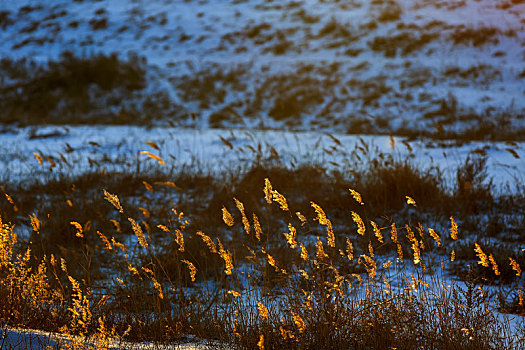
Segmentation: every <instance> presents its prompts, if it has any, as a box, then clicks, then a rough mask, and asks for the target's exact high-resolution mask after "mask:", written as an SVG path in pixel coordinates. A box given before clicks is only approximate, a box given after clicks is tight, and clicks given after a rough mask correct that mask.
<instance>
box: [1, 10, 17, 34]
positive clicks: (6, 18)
mask: <svg viewBox="0 0 525 350" xmlns="http://www.w3.org/2000/svg"><path fill="white" fill-rule="evenodd" d="M14 23H15V21H14V19H12V18H11V12H10V11H0V28H2V30H6V28H7V27H9V26H10V25H12V24H14Z"/></svg>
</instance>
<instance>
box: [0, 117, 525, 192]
mask: <svg viewBox="0 0 525 350" xmlns="http://www.w3.org/2000/svg"><path fill="white" fill-rule="evenodd" d="M31 135H33V136H31ZM34 135H40V137H35V136H34ZM46 135H50V136H48V137H47V136H46ZM330 135H332V136H333V137H335V138H336V139H337V140H338V141H339V142H340V145H338V144H337V143H336V142H335V141H334V140H333V139H332V138H331V137H330V136H328V134H321V133H315V132H289V131H275V130H266V131H264V130H240V129H235V130H228V129H205V130H196V129H181V128H161V127H153V128H148V129H145V128H142V127H139V126H63V127H40V128H38V130H37V131H34V129H33V128H19V129H13V130H12V131H11V132H6V133H4V134H0V140H2V142H1V144H0V165H1V166H2V168H3V169H4V171H3V172H2V174H1V176H2V178H1V180H2V182H17V183H20V182H25V181H28V180H31V179H34V178H39V177H40V178H42V179H45V178H52V177H56V176H59V174H67V175H72V176H73V175H80V174H81V173H83V172H86V171H89V170H102V169H103V168H105V169H106V170H108V171H111V170H113V171H122V170H126V169H127V170H129V169H133V170H135V169H136V167H137V163H139V165H140V167H141V168H142V169H145V168H157V169H160V170H165V171H169V170H174V169H181V168H185V169H192V170H195V171H202V172H204V173H210V174H212V175H213V174H220V173H223V172H224V171H228V170H232V169H242V168H247V167H248V166H250V165H252V164H254V163H255V162H257V161H264V160H271V159H273V158H272V152H271V149H272V148H273V149H274V150H275V152H276V154H278V155H279V159H273V161H280V162H281V164H282V165H284V166H288V167H292V166H296V167H297V166H300V165H301V164H320V165H323V166H325V167H327V168H328V169H329V170H334V169H338V168H341V169H344V168H346V169H356V170H359V169H363V168H365V167H366V165H367V161H370V160H371V159H374V158H377V157H378V155H379V154H384V155H390V156H392V157H393V159H395V160H399V161H403V160H406V159H408V160H409V161H410V162H411V163H412V164H413V165H414V166H416V167H418V168H420V169H423V170H427V169H430V168H431V167H437V168H439V169H440V170H441V172H442V173H443V179H442V180H443V183H444V185H445V186H446V187H448V188H449V189H451V190H452V189H453V186H454V185H455V177H456V171H457V169H458V167H459V166H461V165H463V164H464V163H465V160H466V158H467V157H468V156H469V155H471V156H472V153H473V152H484V153H486V156H487V172H488V175H489V178H492V179H493V182H494V185H495V186H496V188H497V189H500V190H501V191H504V190H506V185H509V186H510V189H511V190H514V189H515V186H516V185H518V184H522V183H524V182H525V179H524V176H525V172H524V170H525V160H524V159H525V143H524V142H516V143H513V144H507V143H504V142H481V141H478V142H465V143H462V144H457V143H455V142H436V141H434V140H429V139H421V140H410V139H406V138H401V137H394V138H393V140H394V147H393V148H392V144H391V138H390V137H388V136H374V135H363V136H359V135H344V134H330ZM221 138H222V139H223V140H226V141H227V142H229V143H230V145H231V147H232V148H230V146H229V145H227V144H226V143H224V142H223V141H222V140H221ZM146 142H154V143H156V144H157V145H158V147H159V150H155V149H154V148H152V147H150V146H148V145H147V144H146ZM363 145H366V146H367V147H368V149H369V152H368V153H367V152H365V153H363V151H360V150H359V149H358V147H363ZM259 147H260V151H258V149H259ZM409 147H410V149H409ZM509 149H510V150H512V152H513V153H514V154H515V155H513V153H511V152H510V151H509ZM143 151H148V152H151V153H152V154H154V155H157V156H160V157H161V158H162V159H163V160H164V161H165V162H166V164H165V165H159V164H158V162H157V161H156V160H154V159H151V158H149V157H148V156H147V155H145V154H141V153H140V152H143ZM68 152H69V153H68ZM352 152H358V154H359V156H360V158H361V160H360V161H359V160H358V158H356V157H355V156H353V155H352ZM34 153H37V154H39V155H40V156H42V158H44V164H43V166H40V165H39V163H38V161H37V159H36V157H35V155H34ZM60 155H63V156H64V158H65V159H66V160H67V163H65V162H64V161H62V160H61V158H60ZM50 156H52V157H53V160H54V162H55V163H56V167H55V168H53V169H50V163H49V162H48V161H47V160H45V159H46V157H50ZM515 156H517V157H519V158H516V157H515ZM274 157H275V154H274ZM95 162H96V164H97V165H95Z"/></svg>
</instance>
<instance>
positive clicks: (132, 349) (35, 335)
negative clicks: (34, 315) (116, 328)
mask: <svg viewBox="0 0 525 350" xmlns="http://www.w3.org/2000/svg"><path fill="white" fill-rule="evenodd" d="M64 342H67V339H66V338H65V337H64V335H61V334H56V333H51V332H43V331H38V330H28V329H20V328H11V327H2V328H0V348H1V349H20V350H22V349H23V350H44V349H47V346H50V347H51V348H52V349H54V348H57V347H59V346H60V344H62V345H63V344H64ZM86 344H90V343H86ZM108 345H109V349H119V350H206V349H211V348H212V347H211V346H208V345H205V342H201V341H198V340H195V341H191V342H181V343H179V344H171V345H170V344H154V343H129V342H124V341H113V342H111V343H110V344H108Z"/></svg>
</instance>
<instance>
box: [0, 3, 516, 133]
mask: <svg viewBox="0 0 525 350" xmlns="http://www.w3.org/2000/svg"><path fill="white" fill-rule="evenodd" d="M0 13H2V15H1V16H0V42H1V43H2V44H1V45H0V57H1V58H13V59H20V58H28V59H32V60H35V61H37V62H46V61H48V60H49V59H57V58H58V57H59V56H60V54H61V53H62V52H63V51H65V50H69V51H72V52H74V53H76V54H78V55H89V54H91V53H99V52H102V53H107V54H109V53H113V52H115V53H117V54H119V55H120V56H121V57H123V58H126V57H127V55H128V54H131V55H139V56H144V57H145V58H146V59H147V62H148V64H149V67H150V70H149V74H148V76H149V80H150V85H149V87H148V88H147V89H146V90H145V94H148V93H149V92H153V91H160V90H162V91H164V92H166V93H167V94H168V96H169V98H170V103H171V104H173V106H174V107H173V106H172V107H173V108H174V109H175V110H176V117H173V115H172V116H171V117H170V118H172V119H171V120H172V121H174V122H176V123H178V125H183V126H200V127H206V126H210V125H211V126H215V127H220V126H222V127H224V126H227V127H230V126H248V127H257V128H260V127H264V128H279V127H286V128H288V129H295V130H318V129H322V130H325V131H331V132H340V133H346V132H351V133H356V132H357V133H359V132H366V133H374V132H383V133H389V132H394V133H417V132H427V133H437V134H439V133H441V134H450V133H455V134H460V135H461V134H462V133H465V132H467V133H468V132H470V133H471V134H474V135H477V137H483V136H486V135H487V133H491V132H493V129H497V130H498V132H500V133H505V132H509V133H514V135H513V136H512V137H513V138H519V137H520V136H519V135H520V134H519V131H520V130H524V128H525V95H524V94H525V83H524V80H525V61H524V51H525V49H524V45H525V17H524V16H523V13H525V3H523V2H522V1H510V0H507V1H499V0H498V1H496V0H483V1H475V0H461V1H460V0H452V1H440V2H435V1H427V0H389V1H371V2H370V1H362V0H353V1H345V2H339V1H321V0H299V1H290V0H287V1H278V2H275V1H264V0H254V1H238V0H229V1H226V0H225V1H208V0H203V1H184V0H165V1H141V0H101V1H94V0H86V1H69V0H54V1H40V0H4V1H2V2H1V3H0ZM154 117H157V116H154ZM158 117H159V118H161V117H162V116H161V115H159V116H158ZM516 133H517V135H516Z"/></svg>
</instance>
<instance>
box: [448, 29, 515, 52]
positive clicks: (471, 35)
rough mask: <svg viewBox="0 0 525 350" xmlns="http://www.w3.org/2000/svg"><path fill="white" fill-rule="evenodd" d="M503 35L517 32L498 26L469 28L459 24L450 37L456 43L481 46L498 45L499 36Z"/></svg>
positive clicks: (511, 34)
mask: <svg viewBox="0 0 525 350" xmlns="http://www.w3.org/2000/svg"><path fill="white" fill-rule="evenodd" d="M502 35H506V36H515V33H513V32H511V31H510V32H506V33H503V32H502V31H501V30H500V29H499V28H496V27H480V28H468V27H465V26H459V27H457V28H456V29H455V30H454V31H453V32H452V34H450V37H449V38H450V40H452V41H453V43H454V45H467V46H469V45H472V46H474V47H480V46H483V45H486V44H491V45H497V44H498V43H499V38H498V37H499V36H502Z"/></svg>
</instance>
